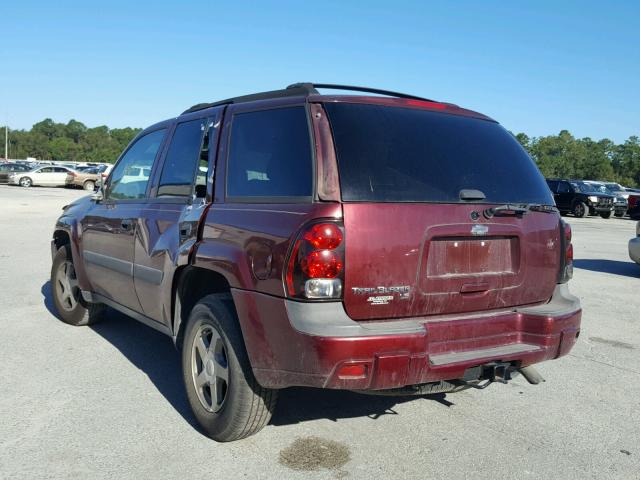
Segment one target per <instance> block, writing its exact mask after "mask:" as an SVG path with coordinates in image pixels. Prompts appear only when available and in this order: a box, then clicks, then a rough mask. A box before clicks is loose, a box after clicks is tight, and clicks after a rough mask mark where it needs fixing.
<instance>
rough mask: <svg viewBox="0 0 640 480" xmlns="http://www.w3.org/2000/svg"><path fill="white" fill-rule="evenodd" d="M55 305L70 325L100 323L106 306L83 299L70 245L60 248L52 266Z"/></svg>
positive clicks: (59, 313)
mask: <svg viewBox="0 0 640 480" xmlns="http://www.w3.org/2000/svg"><path fill="white" fill-rule="evenodd" d="M51 290H52V294H53V304H54V305H55V307H56V310H57V311H58V315H59V316H60V318H61V319H62V321H63V322H65V323H68V324H70V325H76V326H81V325H90V324H92V323H96V322H98V321H100V320H101V319H102V317H103V315H104V305H102V304H101V303H88V302H85V301H84V300H83V299H82V295H81V293H80V287H79V286H78V278H77V276H76V270H75V268H74V266H73V259H72V258H71V250H70V248H69V246H68V245H64V246H62V247H60V248H59V249H58V251H57V253H56V255H55V257H54V259H53V265H52V266H51Z"/></svg>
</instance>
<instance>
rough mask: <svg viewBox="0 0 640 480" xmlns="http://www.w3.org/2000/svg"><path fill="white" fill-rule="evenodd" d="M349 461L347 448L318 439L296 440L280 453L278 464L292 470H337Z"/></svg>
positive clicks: (331, 441)
mask: <svg viewBox="0 0 640 480" xmlns="http://www.w3.org/2000/svg"><path fill="white" fill-rule="evenodd" d="M350 459H351V453H350V452H349V447H347V446H346V445H343V444H342V443H339V442H335V441H333V440H326V439H324V438H319V437H305V438H298V439H296V440H295V441H294V442H293V443H292V444H291V446H289V447H287V448H285V449H284V450H282V451H281V452H280V463H281V464H282V465H284V466H286V467H289V468H291V469H293V470H301V471H313V470H321V469H324V470H338V469H340V468H341V467H342V466H343V465H345V464H346V463H347V462H348V461H349V460H350Z"/></svg>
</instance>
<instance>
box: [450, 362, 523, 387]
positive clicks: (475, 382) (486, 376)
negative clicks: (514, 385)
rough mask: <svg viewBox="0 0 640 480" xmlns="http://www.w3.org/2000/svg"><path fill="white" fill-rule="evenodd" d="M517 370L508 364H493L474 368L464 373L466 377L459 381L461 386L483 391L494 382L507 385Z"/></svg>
mask: <svg viewBox="0 0 640 480" xmlns="http://www.w3.org/2000/svg"><path fill="white" fill-rule="evenodd" d="M515 371H517V368H516V367H515V366H513V365H512V364H510V363H506V362H491V363H487V364H485V365H479V366H477V367H472V368H469V369H467V371H465V372H464V377H463V378H461V379H460V380H458V382H459V383H460V384H461V385H466V386H468V387H471V388H476V389H478V390H483V389H485V388H487V387H488V386H489V385H491V384H492V383H493V382H499V383H507V382H508V381H509V380H511V378H512V374H513V372H515Z"/></svg>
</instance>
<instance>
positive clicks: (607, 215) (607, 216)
mask: <svg viewBox="0 0 640 480" xmlns="http://www.w3.org/2000/svg"><path fill="white" fill-rule="evenodd" d="M600 216H601V217H602V218H611V212H600Z"/></svg>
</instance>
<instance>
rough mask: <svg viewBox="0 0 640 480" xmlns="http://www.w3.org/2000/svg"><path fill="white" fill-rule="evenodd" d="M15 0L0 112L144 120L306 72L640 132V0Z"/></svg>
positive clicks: (595, 130) (23, 116)
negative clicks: (215, 0)
mask: <svg viewBox="0 0 640 480" xmlns="http://www.w3.org/2000/svg"><path fill="white" fill-rule="evenodd" d="M7 3H8V2H3V7H2V9H0V25H1V27H0V65H2V73H0V123H4V122H5V118H8V121H9V125H10V127H13V128H29V127H30V126H31V125H32V124H33V123H35V122H36V121H39V120H41V119H43V118H45V117H51V118H53V119H54V120H56V121H63V122H66V121H68V120H69V119H71V118H75V119H77V120H80V121H82V122H84V123H85V124H87V125H89V126H97V125H103V124H104V125H108V126H110V127H123V126H139V127H143V126H147V125H149V124H151V123H154V122H156V121H158V120H161V119H164V118H168V117H172V116H175V115H176V114H178V113H179V112H181V111H182V110H184V109H185V108H187V107H189V106H190V105H192V104H194V103H199V102H202V101H211V100H215V99H221V98H226V97H229V96H234V95H241V94H246V93H251V92H255V91H261V90H270V89H276V88H281V87H284V86H286V85H288V84H289V83H294V82H298V81H316V82H323V83H343V84H354V85H367V86H374V87H378V88H386V89H391V90H397V91H404V92H408V93H413V94H416V95H421V96H425V97H428V98H435V99H438V100H443V101H449V102H453V103H457V104H459V105H461V106H464V107H467V108H471V109H475V110H478V111H481V112H483V113H485V114H488V115H490V116H492V117H494V118H496V119H497V120H498V121H500V122H501V123H502V124H503V125H504V126H505V127H507V128H508V129H510V130H512V131H514V132H520V131H524V132H526V133H527V134H529V135H533V136H539V135H547V134H554V133H557V132H559V131H560V130H561V129H568V130H570V131H571V132H572V133H574V134H575V135H576V136H578V137H585V136H590V137H592V138H594V139H599V138H603V137H608V138H611V139H613V140H615V141H623V140H624V139H625V138H627V137H628V136H630V135H640V61H639V60H640V33H639V32H640V28H638V25H639V22H640V2H637V1H627V2H616V1H608V2H590V1H575V2H573V1H562V2H559V1H535V2H533V1H532V2H506V1H473V2H472V1H456V2H451V1H448V2H445V1H443V2H433V3H432V2H426V1H413V2H412V1H399V0H396V1H393V2H391V1H388V0H387V1H382V2H378V1H374V0H369V1H367V2H347V1H342V2H340V1H323V2H304V1H299V0H297V1H286V2H284V1H278V2H260V3H258V2H255V3H253V2H243V1H234V2H214V1H198V2H187V1H183V2H178V1H171V2H165V1H162V0H156V1H154V2H146V1H110V2H96V3H93V2H86V1H83V2H68V1H64V0H60V1H56V2H51V1H46V2H44V1H42V2H35V1H28V0H21V1H19V2H11V3H10V4H9V5H7Z"/></svg>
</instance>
